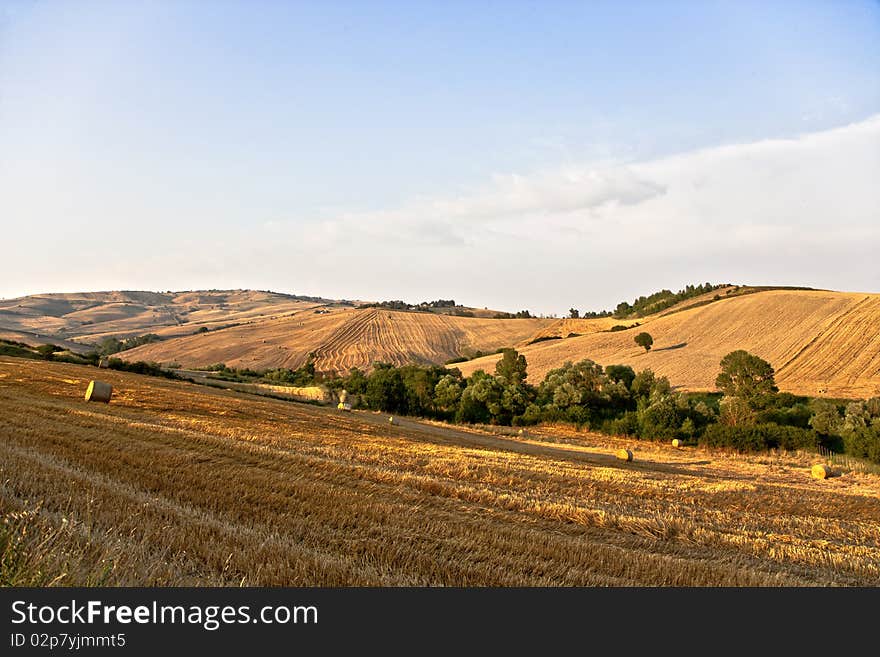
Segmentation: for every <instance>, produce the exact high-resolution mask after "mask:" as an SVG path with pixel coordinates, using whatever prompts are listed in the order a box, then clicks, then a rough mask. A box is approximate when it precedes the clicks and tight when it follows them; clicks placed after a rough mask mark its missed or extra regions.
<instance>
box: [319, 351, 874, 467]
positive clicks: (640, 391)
mask: <svg viewBox="0 0 880 657" xmlns="http://www.w3.org/2000/svg"><path fill="white" fill-rule="evenodd" d="M720 368H721V371H720V373H719V375H718V378H717V380H716V385H717V387H718V388H719V389H720V390H721V391H722V394H721V395H720V397H719V395H717V394H682V393H678V392H676V391H674V390H672V387H671V386H670V383H669V381H668V379H667V378H666V377H662V376H657V375H656V374H655V373H654V372H653V371H651V370H650V369H645V370H642V371H640V372H636V371H634V370H633V368H632V367H630V366H628V365H609V366H607V367H604V368H603V367H602V366H601V365H599V364H598V363H595V362H593V361H591V360H586V359H585V360H582V361H579V362H576V363H573V362H566V363H565V364H564V365H562V366H561V367H559V368H556V369H554V370H551V371H550V372H548V373H547V375H546V377H544V380H543V381H542V382H541V383H540V384H538V385H532V384H530V383H528V382H527V381H526V374H527V363H526V359H525V356H523V355H522V354H519V353H518V352H517V351H516V350H514V349H505V350H504V351H503V353H502V357H501V359H500V360H499V361H498V363H497V364H496V367H495V371H494V373H491V374H490V373H487V372H484V371H482V370H478V371H476V372H474V373H473V374H472V375H471V376H469V377H464V376H463V375H462V373H461V372H460V371H459V370H458V369H447V368H444V367H440V366H430V367H420V366H415V365H409V366H404V367H393V366H391V365H387V364H378V365H377V366H376V367H375V369H374V370H373V371H372V372H371V373H370V374H369V375H366V374H365V373H363V372H361V371H360V370H357V369H355V370H352V371H351V372H350V373H349V375H348V376H346V377H341V378H336V379H332V380H329V381H325V383H326V384H327V385H329V386H330V387H331V388H335V389H337V390H340V389H343V388H344V389H346V390H347V391H348V392H350V393H355V394H356V395H358V397H359V398H360V405H361V406H364V407H367V408H371V409H375V410H381V411H387V412H390V413H395V414H408V415H416V416H422V417H431V418H437V419H443V420H448V421H454V422H461V423H484V424H490V423H491V424H502V425H530V424H536V423H538V422H571V423H575V424H577V425H579V426H582V427H588V428H591V429H594V430H599V431H604V432H606V433H610V434H615V435H626V436H632V437H636V438H645V439H662V440H667V439H670V438H680V439H685V440H689V441H692V442H699V443H702V444H707V445H713V446H727V447H732V448H736V449H740V450H758V449H767V448H777V447H778V448H785V449H810V448H815V447H816V446H817V445H819V444H823V445H825V446H827V447H829V448H831V449H834V450H836V451H846V452H847V453H851V454H853V455H855V456H861V457H867V458H870V459H872V460H875V461H878V462H880V398H875V399H872V400H868V401H867V402H852V403H849V404H847V405H845V406H844V407H839V406H837V405H836V404H834V403H833V402H829V401H824V400H810V399H809V398H806V397H798V396H795V395H791V394H789V393H779V392H778V389H777V387H776V384H775V381H774V372H773V368H772V366H771V365H770V364H769V363H767V362H766V361H764V360H762V359H761V358H759V357H757V356H754V355H753V354H749V353H748V352H745V351H735V352H732V353H730V354H728V355H727V356H725V357H724V359H722V361H721V363H720Z"/></svg>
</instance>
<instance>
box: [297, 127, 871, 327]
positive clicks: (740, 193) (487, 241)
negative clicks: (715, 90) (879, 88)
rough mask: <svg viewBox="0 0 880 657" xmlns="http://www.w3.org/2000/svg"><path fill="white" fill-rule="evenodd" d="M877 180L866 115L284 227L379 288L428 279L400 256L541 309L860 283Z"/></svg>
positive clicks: (867, 265) (865, 272)
mask: <svg viewBox="0 0 880 657" xmlns="http://www.w3.org/2000/svg"><path fill="white" fill-rule="evenodd" d="M878 180H880V116H875V117H872V118H870V119H868V120H866V121H863V122H860V123H856V124H852V125H848V126H844V127H841V128H837V129H834V130H829V131H825V132H820V133H813V134H807V135H803V136H801V137H799V138H795V139H784V140H783V139H780V140H766V141H761V142H756V143H751V144H737V145H728V146H720V147H716V148H710V149H704V150H699V151H694V152H689V153H683V154H680V155H676V156H673V157H667V158H663V159H659V160H655V161H650V162H641V163H630V164H626V165H614V164H608V165H604V166H601V167H595V166H583V167H580V168H576V167H568V168H565V169H564V170H558V171H550V172H541V173H538V174H533V175H521V174H505V175H498V176H495V177H494V178H493V179H492V180H491V181H488V183H487V184H486V185H485V186H484V187H483V188H482V189H478V190H476V191H473V192H470V193H462V194H458V195H454V196H450V197H444V198H422V199H416V200H414V201H412V202H411V203H409V204H407V205H405V206H403V207H400V208H396V209H391V210H386V211H379V212H364V213H358V212H350V213H347V214H340V215H337V216H333V217H331V218H326V219H318V220H315V221H311V222H306V223H305V226H304V224H303V223H301V222H293V223H291V224H290V225H289V228H290V230H292V231H295V232H296V233H297V234H298V235H300V236H302V235H305V236H306V237H305V238H304V239H302V240H301V244H303V245H305V246H308V247H309V248H311V249H320V250H322V252H324V253H328V254H333V257H334V259H335V258H339V259H341V261H345V262H349V263H351V266H352V267H353V268H355V267H356V268H357V269H358V271H360V272H364V271H370V272H371V273H367V274H365V275H362V276H359V278H358V280H359V281H362V282H367V281H368V282H369V283H370V284H371V285H375V289H376V290H377V292H375V293H374V295H375V294H378V295H381V294H382V293H383V291H384V292H385V293H386V295H391V296H395V297H412V298H416V297H418V298H421V297H423V296H426V295H428V291H427V290H424V291H422V290H421V289H416V288H415V285H414V282H415V281H416V279H419V278H420V277H412V276H406V277H403V278H400V277H396V276H394V275H393V274H392V273H391V272H392V271H398V270H399V269H401V268H412V269H413V270H419V271H420V272H427V275H426V277H427V279H428V280H438V281H440V280H442V281H444V284H445V285H447V286H448V287H447V289H449V288H452V289H454V290H457V294H459V296H463V295H466V296H468V297H471V299H472V301H474V302H479V301H482V300H483V299H485V302H486V303H495V304H496V305H501V306H504V307H508V308H510V307H519V306H525V305H527V304H531V305H532V307H534V308H537V309H539V310H543V311H545V312H554V311H555V312H561V309H563V308H568V307H569V306H570V305H571V304H572V303H575V304H580V305H581V306H583V307H587V306H590V305H593V306H594V307H595V306H596V305H601V304H602V303H610V302H611V301H613V300H616V299H619V298H623V297H627V296H633V295H635V294H637V293H642V292H648V291H650V290H653V289H654V288H656V287H658V286H660V285H662V286H675V285H683V284H685V283H687V282H697V281H702V280H707V279H710V280H715V281H721V280H724V281H732V282H740V281H742V282H750V283H790V284H802V285H815V286H818V287H841V288H848V289H859V288H861V289H869V290H870V289H876V287H877V284H878V280H877V274H876V265H875V264H874V263H872V262H869V261H868V260H867V258H866V255H867V254H869V253H871V252H874V253H876V252H880V184H878V182H877V181H878ZM304 227H305V230H304ZM377 256H385V257H387V258H388V259H390V260H391V261H393V263H394V267H392V268H389V267H384V266H383V265H382V264H381V262H382V257H379V258H377ZM450 258H453V259H457V260H460V261H461V262H462V266H461V267H459V268H452V267H450ZM377 263H379V264H377ZM512 263H517V264H515V265H514V264H512ZM395 268H396V269H395ZM524 270H525V271H527V273H528V275H523V271H524ZM474 272H479V273H480V276H481V279H480V281H479V282H475V281H474V277H473V274H474ZM538 272H540V273H541V274H544V275H546V276H547V280H545V281H542V280H541V274H536V273H538ZM647 274H650V276H648V275H647ZM550 280H552V281H553V283H552V285H548V281H550ZM364 291H365V292H366V290H364ZM436 291H437V292H438V293H440V292H441V291H442V290H441V289H439V287H438V288H437V290H436ZM451 291H452V290H451V289H450V290H449V291H447V292H446V294H447V295H448V294H450V293H451ZM479 295H484V296H483V297H482V298H474V297H479Z"/></svg>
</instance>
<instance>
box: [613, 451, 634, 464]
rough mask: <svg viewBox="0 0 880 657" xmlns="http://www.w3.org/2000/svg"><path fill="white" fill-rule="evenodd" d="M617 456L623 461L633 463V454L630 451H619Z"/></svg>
mask: <svg viewBox="0 0 880 657" xmlns="http://www.w3.org/2000/svg"><path fill="white" fill-rule="evenodd" d="M615 456H616V457H617V458H619V459H620V460H621V461H632V460H633V453H632V452H631V451H629V450H628V449H619V450H617V453H616V454H615Z"/></svg>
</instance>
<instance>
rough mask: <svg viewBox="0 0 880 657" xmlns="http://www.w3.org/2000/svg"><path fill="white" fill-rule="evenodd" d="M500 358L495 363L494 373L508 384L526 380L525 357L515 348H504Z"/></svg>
mask: <svg viewBox="0 0 880 657" xmlns="http://www.w3.org/2000/svg"><path fill="white" fill-rule="evenodd" d="M501 353H502V356H501V360H499V361H498V363H497V364H496V365H495V374H497V375H498V376H500V377H501V378H503V379H504V381H505V382H506V383H509V384H515V385H516V384H520V383H522V382H523V381H525V380H526V367H527V365H526V357H525V356H523V355H522V354H520V353H519V352H517V350H516V349H505V350H504V351H502V352H501Z"/></svg>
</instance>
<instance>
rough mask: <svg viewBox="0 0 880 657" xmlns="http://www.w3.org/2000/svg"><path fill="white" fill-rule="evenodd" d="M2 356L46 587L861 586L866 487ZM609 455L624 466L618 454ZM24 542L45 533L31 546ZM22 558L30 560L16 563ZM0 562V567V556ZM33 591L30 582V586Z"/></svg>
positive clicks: (11, 505) (749, 461)
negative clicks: (101, 394) (100, 398)
mask: <svg viewBox="0 0 880 657" xmlns="http://www.w3.org/2000/svg"><path fill="white" fill-rule="evenodd" d="M96 371H97V370H95V369H94V368H88V367H84V366H76V365H66V364H59V363H46V362H36V361H26V360H20V359H14V358H2V359H0V481H2V484H0V504H2V514H3V515H4V517H5V518H6V519H7V521H8V523H9V524H8V525H7V527H12V528H13V529H15V528H16V527H18V526H20V525H21V523H23V522H27V523H28V526H29V527H31V532H32V533H33V532H46V533H48V534H49V535H51V536H52V540H51V541H48V542H43V543H40V544H37V543H36V542H35V541H31V542H30V543H29V542H27V541H23V542H22V544H21V546H20V549H19V551H18V553H17V556H16V560H13V561H10V562H9V563H11V564H13V565H15V564H17V563H25V564H28V563H30V564H31V565H33V563H34V562H33V560H34V559H36V558H37V557H39V559H40V562H39V563H40V565H41V567H42V568H43V572H44V573H45V574H44V575H42V576H41V577H43V579H42V580H39V581H44V582H51V583H55V584H75V583H81V582H98V583H105V584H129V585H172V584H180V585H186V584H203V585H239V584H244V585H293V586H297V585H303V586H308V585H327V586H338V585H370V586H371V585H391V586H399V585H448V586H467V585H472V586H484V585H491V586H533V585H613V586H618V585H620V586H627V585H682V586H691V585H695V586H704V585H705V586H714V585H733V586H738V585H742V586H752V585H754V586H765V585H769V586H791V585H869V586H873V585H876V584H877V582H878V581H880V478H878V477H877V476H875V475H868V474H860V473H853V472H844V473H843V474H841V475H840V476H835V477H832V478H830V479H828V480H823V481H818V480H814V479H812V478H811V477H810V468H811V466H812V465H813V464H814V463H815V459H814V458H812V457H808V456H797V455H765V456H763V457H739V456H735V455H730V454H723V453H720V452H713V451H702V450H695V449H673V448H672V447H671V446H667V445H660V444H648V443H638V442H623V441H618V440H613V439H609V438H607V437H602V436H596V435H591V434H585V433H579V432H576V431H574V430H572V429H566V428H553V427H543V428H537V429H530V430H529V432H528V433H527V434H526V435H524V436H522V437H507V436H502V435H494V434H492V433H489V432H486V431H478V430H465V429H461V428H449V427H445V426H443V425H438V424H434V423H422V422H416V421H413V420H410V419H406V418H402V419H401V420H400V424H399V425H398V426H390V425H389V423H388V421H387V416H385V415H376V414H371V413H360V412H354V413H339V412H336V411H335V410H331V409H326V408H318V407H313V406H309V405H301V404H294V403H287V402H282V401H276V400H269V399H264V398H256V397H252V396H247V395H242V394H238V393H234V392H231V391H223V390H214V389H209V388H205V387H200V386H196V385H192V384H186V383H179V382H174V381H166V380H161V379H154V378H149V377H142V376H137V375H132V374H126V373H121V372H115V371H106V372H105V371H102V375H101V376H102V377H103V378H106V380H107V382H108V383H110V384H112V385H113V389H114V395H113V399H112V401H111V403H110V404H107V405H105V404H100V405H96V404H87V403H86V402H84V401H83V400H82V394H83V390H84V388H85V385H86V384H87V383H88V381H89V380H90V379H91V378H93V377H94V373H95V372H96ZM618 449H630V450H632V452H633V455H634V459H633V461H632V462H631V463H630V462H624V461H619V460H617V459H616V458H615V456H614V454H615V452H616V451H617V450H618ZM38 535H39V534H38ZM29 560H30V561H29ZM4 563H6V562H4ZM28 581H29V582H33V581H35V580H34V579H30V580H28Z"/></svg>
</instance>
